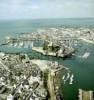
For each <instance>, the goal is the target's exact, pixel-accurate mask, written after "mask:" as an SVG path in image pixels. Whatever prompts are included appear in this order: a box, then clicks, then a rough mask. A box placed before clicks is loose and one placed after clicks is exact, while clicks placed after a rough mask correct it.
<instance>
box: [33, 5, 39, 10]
mask: <svg viewBox="0 0 94 100" xmlns="http://www.w3.org/2000/svg"><path fill="white" fill-rule="evenodd" d="M31 9H33V10H37V9H40V7H39V6H38V5H32V6H31Z"/></svg>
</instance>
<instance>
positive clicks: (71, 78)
mask: <svg viewBox="0 0 94 100" xmlns="http://www.w3.org/2000/svg"><path fill="white" fill-rule="evenodd" d="M73 78H74V75H73V74H72V75H71V77H70V82H69V84H73Z"/></svg>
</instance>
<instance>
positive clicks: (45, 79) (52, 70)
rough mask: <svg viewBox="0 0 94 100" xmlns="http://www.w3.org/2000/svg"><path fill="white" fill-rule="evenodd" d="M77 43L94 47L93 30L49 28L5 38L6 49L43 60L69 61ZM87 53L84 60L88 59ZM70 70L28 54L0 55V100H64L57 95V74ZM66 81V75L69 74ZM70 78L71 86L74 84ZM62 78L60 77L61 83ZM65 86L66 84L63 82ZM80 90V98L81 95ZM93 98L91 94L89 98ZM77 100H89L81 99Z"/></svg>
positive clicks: (0, 53)
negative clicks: (48, 57)
mask: <svg viewBox="0 0 94 100" xmlns="http://www.w3.org/2000/svg"><path fill="white" fill-rule="evenodd" d="M79 41H85V42H87V43H91V44H94V30H93V29H88V28H87V29H84V28H79V29H75V28H49V29H42V30H38V31H37V32H35V33H21V34H20V35H17V36H16V37H13V36H10V37H9V36H7V37H6V38H5V43H3V44H1V45H0V46H2V45H7V46H9V47H18V48H22V47H23V48H31V50H33V51H35V52H38V53H40V54H42V55H45V56H54V57H60V58H62V59H63V58H68V57H70V56H72V55H73V54H75V52H76V49H75V46H76V45H78V43H79ZM88 56H89V53H86V54H85V55H84V56H83V57H88ZM61 70H66V71H68V72H69V68H67V67H66V66H63V65H60V64H59V63H58V62H54V63H53V62H52V61H47V60H46V61H45V60H40V59H30V58H29V56H28V55H27V54H23V53H19V54H7V53H4V52H0V100H63V98H62V96H61V94H60V93H59V84H58V82H57V78H56V77H57V74H58V73H59V71H61ZM68 77H69V74H68ZM74 77H75V76H73V75H71V78H70V84H72V83H73V78H74ZM64 78H65V76H63V78H62V79H63V80H64ZM64 83H65V81H64ZM82 91H83V90H81V89H79V94H80V95H82V94H81V93H83V94H84V95H85V96H87V94H85V93H84V91H83V92H82ZM91 94H92V95H93V92H92V91H91V92H90V93H89V94H88V97H90V98H91V96H90V95H91ZM79 98H80V99H79V100H92V99H81V96H80V97H79Z"/></svg>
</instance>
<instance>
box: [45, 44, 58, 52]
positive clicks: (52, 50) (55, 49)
mask: <svg viewBox="0 0 94 100" xmlns="http://www.w3.org/2000/svg"><path fill="white" fill-rule="evenodd" d="M48 44H49V43H48V42H45V43H44V45H43V50H46V51H48V52H57V51H58V50H60V46H56V45H52V46H48Z"/></svg>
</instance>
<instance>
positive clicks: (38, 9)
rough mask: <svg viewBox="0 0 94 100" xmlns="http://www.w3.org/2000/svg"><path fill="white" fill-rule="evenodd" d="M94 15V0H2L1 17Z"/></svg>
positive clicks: (76, 16) (29, 17)
mask: <svg viewBox="0 0 94 100" xmlns="http://www.w3.org/2000/svg"><path fill="white" fill-rule="evenodd" d="M86 17H94V0H0V19H1V20H2V19H40V18H86Z"/></svg>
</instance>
